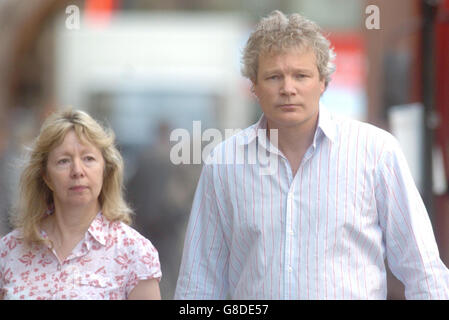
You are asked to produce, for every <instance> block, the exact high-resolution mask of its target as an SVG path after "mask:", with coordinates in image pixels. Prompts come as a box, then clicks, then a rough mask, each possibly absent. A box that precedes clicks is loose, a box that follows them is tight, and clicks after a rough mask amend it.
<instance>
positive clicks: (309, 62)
mask: <svg viewBox="0 0 449 320" xmlns="http://www.w3.org/2000/svg"><path fill="white" fill-rule="evenodd" d="M253 85H254V93H255V95H256V96H257V98H258V100H259V104H260V106H261V108H262V111H263V112H264V114H265V116H266V118H267V122H268V126H269V128H277V129H281V128H292V127H302V128H309V126H310V130H314V128H315V125H316V121H317V118H318V107H319V100H320V96H321V94H322V93H323V92H324V89H325V84H324V79H320V76H319V72H318V68H317V64H316V58H315V54H314V52H313V51H312V50H301V49H296V48H293V49H289V50H286V51H284V52H281V53H278V54H261V55H260V56H259V68H258V73H257V81H256V83H253Z"/></svg>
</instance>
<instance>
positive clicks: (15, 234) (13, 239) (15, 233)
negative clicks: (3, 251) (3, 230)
mask: <svg viewBox="0 0 449 320" xmlns="http://www.w3.org/2000/svg"><path fill="white" fill-rule="evenodd" d="M23 241H24V240H23V235H22V232H21V231H20V230H19V229H14V230H12V231H11V232H9V233H7V234H6V235H4V236H3V237H2V238H1V239H0V247H2V246H5V245H6V246H10V244H11V243H14V244H22V243H23Z"/></svg>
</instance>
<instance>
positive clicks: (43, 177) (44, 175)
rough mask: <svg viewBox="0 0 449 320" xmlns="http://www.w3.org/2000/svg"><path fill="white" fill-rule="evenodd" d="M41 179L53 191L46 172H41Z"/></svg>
mask: <svg viewBox="0 0 449 320" xmlns="http://www.w3.org/2000/svg"><path fill="white" fill-rule="evenodd" d="M42 180H44V182H45V184H46V185H47V187H48V188H49V189H50V190H51V191H53V188H52V186H51V182H50V180H49V179H48V177H47V174H46V173H44V174H42Z"/></svg>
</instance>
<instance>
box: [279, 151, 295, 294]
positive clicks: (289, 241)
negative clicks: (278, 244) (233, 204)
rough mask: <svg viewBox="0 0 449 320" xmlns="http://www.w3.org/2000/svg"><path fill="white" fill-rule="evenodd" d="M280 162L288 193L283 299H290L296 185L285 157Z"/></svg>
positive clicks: (292, 272)
mask: <svg viewBox="0 0 449 320" xmlns="http://www.w3.org/2000/svg"><path fill="white" fill-rule="evenodd" d="M282 160H283V161H282V162H283V163H284V169H285V170H286V172H287V178H288V186H289V189H288V193H287V199H286V210H285V229H284V237H285V240H284V243H285V247H284V261H283V264H282V265H283V266H284V281H283V283H284V291H283V292H284V296H283V299H291V298H292V292H293V290H294V288H293V287H292V283H293V280H294V278H295V277H294V271H295V270H294V264H293V262H294V256H295V254H294V251H295V248H296V246H295V232H294V228H293V226H294V225H295V224H296V217H295V215H294V214H293V212H294V201H295V199H294V190H295V186H296V181H297V178H293V175H292V170H291V168H290V165H289V164H288V161H287V159H286V158H285V157H282Z"/></svg>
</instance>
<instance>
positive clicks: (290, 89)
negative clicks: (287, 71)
mask: <svg viewBox="0 0 449 320" xmlns="http://www.w3.org/2000/svg"><path fill="white" fill-rule="evenodd" d="M280 93H281V94H282V95H288V96H291V95H294V94H296V89H295V84H294V81H293V79H292V78H291V77H284V79H283V81H282V85H281V90H280Z"/></svg>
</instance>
